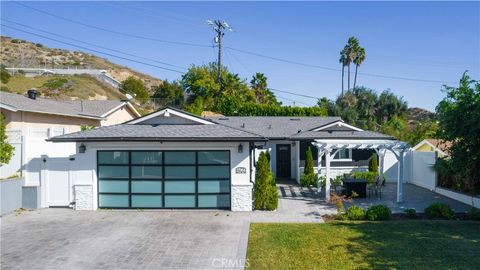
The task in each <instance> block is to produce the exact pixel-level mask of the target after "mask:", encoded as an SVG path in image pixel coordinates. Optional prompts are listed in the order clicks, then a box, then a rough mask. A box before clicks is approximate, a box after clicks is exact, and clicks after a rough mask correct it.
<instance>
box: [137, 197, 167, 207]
mask: <svg viewBox="0 0 480 270" xmlns="http://www.w3.org/2000/svg"><path fill="white" fill-rule="evenodd" d="M132 207H139V208H141V207H152V208H160V207H162V196H161V195H132Z"/></svg>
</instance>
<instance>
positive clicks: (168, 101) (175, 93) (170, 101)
mask: <svg viewBox="0 0 480 270" xmlns="http://www.w3.org/2000/svg"><path fill="white" fill-rule="evenodd" d="M152 90H153V91H154V94H153V96H152V97H153V98H154V100H155V103H157V104H160V105H161V106H166V105H169V106H175V107H180V106H182V105H183V102H184V98H185V95H184V92H183V89H182V86H180V84H179V83H178V82H176V81H174V82H169V81H167V80H165V81H163V82H162V84H161V85H158V86H155V87H153V89H152Z"/></svg>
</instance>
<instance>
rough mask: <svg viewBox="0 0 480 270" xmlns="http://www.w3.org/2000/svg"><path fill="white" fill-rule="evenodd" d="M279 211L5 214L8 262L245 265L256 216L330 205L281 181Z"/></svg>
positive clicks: (308, 213)
mask: <svg viewBox="0 0 480 270" xmlns="http://www.w3.org/2000/svg"><path fill="white" fill-rule="evenodd" d="M279 191H280V192H279V194H280V200H279V210H278V211H276V212H261V211H255V212H251V213H249V212H230V211H198V210H197V211H166V210H163V211H135V210H131V211H109V210H99V211H73V210H70V209H42V210H35V211H27V212H23V213H21V214H19V215H15V214H9V215H6V216H4V217H2V228H1V263H2V264H1V267H2V269H215V268H217V269H222V268H243V265H244V263H245V257H246V250H247V242H248V231H249V225H250V222H322V219H321V217H320V214H321V213H322V211H328V209H327V208H328V206H326V205H325V204H322V203H321V202H319V201H317V199H315V198H312V197H309V196H308V194H304V193H302V192H300V191H299V189H298V188H297V187H292V186H288V185H283V186H280V187H279Z"/></svg>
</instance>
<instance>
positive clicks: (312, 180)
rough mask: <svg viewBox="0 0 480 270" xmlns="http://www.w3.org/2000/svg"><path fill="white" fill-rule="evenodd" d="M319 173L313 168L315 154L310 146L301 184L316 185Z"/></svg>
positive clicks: (306, 185) (304, 185) (305, 185)
mask: <svg viewBox="0 0 480 270" xmlns="http://www.w3.org/2000/svg"><path fill="white" fill-rule="evenodd" d="M317 181H318V175H317V174H316V173H315V171H314V170H313V154H312V149H311V148H310V147H308V149H307V152H306V158H305V170H304V171H303V174H302V176H301V177H300V185H301V186H302V187H308V186H316V185H317Z"/></svg>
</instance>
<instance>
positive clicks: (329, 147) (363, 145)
mask: <svg viewBox="0 0 480 270" xmlns="http://www.w3.org/2000/svg"><path fill="white" fill-rule="evenodd" d="M312 144H313V145H314V146H316V147H317V149H318V160H319V162H320V161H321V157H322V156H323V155H325V171H326V177H325V178H326V181H325V182H326V184H325V199H326V200H327V201H329V200H330V181H329V179H330V178H331V172H330V162H331V161H332V159H333V157H334V156H335V155H336V154H337V152H338V151H339V150H341V149H374V150H375V152H377V155H378V157H379V163H380V164H379V165H380V166H379V169H380V175H381V176H383V169H384V158H385V153H386V151H387V150H388V151H391V152H392V153H393V154H394V155H395V157H396V158H397V160H398V164H399V166H398V178H397V202H398V203H401V202H403V177H404V175H403V166H404V165H403V157H404V155H405V151H406V150H407V149H408V148H409V147H410V146H409V145H408V144H407V143H406V142H401V141H397V140H386V139H383V140H373V139H316V140H314V142H312ZM319 185H320V182H319Z"/></svg>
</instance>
